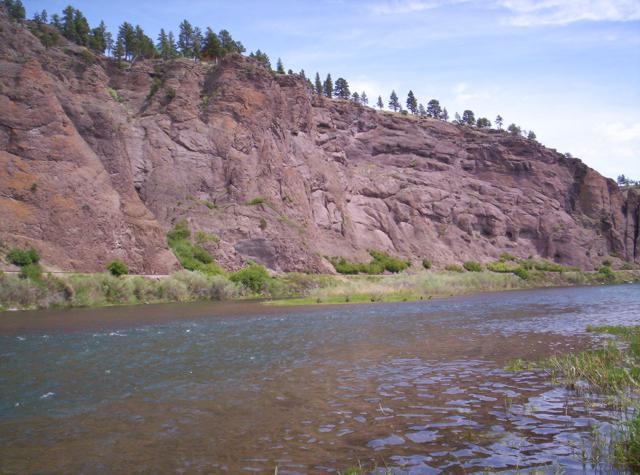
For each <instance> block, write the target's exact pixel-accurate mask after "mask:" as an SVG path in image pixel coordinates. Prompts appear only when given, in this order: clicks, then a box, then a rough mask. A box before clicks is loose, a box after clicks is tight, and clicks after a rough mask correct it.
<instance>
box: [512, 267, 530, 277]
mask: <svg viewBox="0 0 640 475" xmlns="http://www.w3.org/2000/svg"><path fill="white" fill-rule="evenodd" d="M513 273H514V274H515V275H517V276H518V277H520V278H521V279H522V280H527V279H528V278H529V271H528V270H527V269H525V268H524V267H518V268H517V269H516V270H514V271H513Z"/></svg>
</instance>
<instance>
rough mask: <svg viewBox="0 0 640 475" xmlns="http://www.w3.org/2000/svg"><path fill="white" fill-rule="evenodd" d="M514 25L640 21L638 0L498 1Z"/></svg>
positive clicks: (509, 21)
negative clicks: (509, 13) (508, 12)
mask: <svg viewBox="0 0 640 475" xmlns="http://www.w3.org/2000/svg"><path fill="white" fill-rule="evenodd" d="M497 4H498V6H500V7H503V8H506V9H507V10H509V11H510V12H511V14H512V15H511V16H510V17H509V18H508V19H507V23H510V24H511V25H514V26H525V27H526V26H544V25H567V24H569V23H574V22H578V21H615V22H626V21H637V20H640V2H639V1H638V0H497Z"/></svg>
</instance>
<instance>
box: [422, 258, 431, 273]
mask: <svg viewBox="0 0 640 475" xmlns="http://www.w3.org/2000/svg"><path fill="white" fill-rule="evenodd" d="M422 267H424V268H425V269H427V270H429V269H431V261H430V260H429V259H422Z"/></svg>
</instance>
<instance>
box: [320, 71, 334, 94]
mask: <svg viewBox="0 0 640 475" xmlns="http://www.w3.org/2000/svg"><path fill="white" fill-rule="evenodd" d="M322 87H323V90H324V91H323V92H324V95H325V96H326V97H328V98H329V99H331V97H332V96H333V80H332V79H331V74H327V79H325V80H324V84H323V86H322Z"/></svg>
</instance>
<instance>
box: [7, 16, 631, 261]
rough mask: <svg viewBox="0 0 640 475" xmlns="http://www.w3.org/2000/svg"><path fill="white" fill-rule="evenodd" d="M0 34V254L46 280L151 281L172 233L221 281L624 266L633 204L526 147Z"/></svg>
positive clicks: (199, 68) (243, 66)
mask: <svg viewBox="0 0 640 475" xmlns="http://www.w3.org/2000/svg"><path fill="white" fill-rule="evenodd" d="M0 21H1V27H2V29H1V31H0V214H1V215H2V219H1V220H0V240H2V242H3V243H4V245H5V246H9V245H14V244H30V245H35V246H36V247H37V248H38V249H40V250H41V251H42V253H43V257H44V261H45V263H46V264H49V265H50V266H52V267H58V268H60V269H75V270H86V271H91V270H101V269H103V268H104V264H105V263H106V262H108V261H109V260H112V259H114V258H121V259H123V260H125V261H126V262H127V263H129V265H130V266H131V267H132V268H133V270H135V271H138V272H144V273H164V272H168V271H170V270H172V269H175V268H176V267H177V263H176V261H175V258H174V257H173V255H172V254H171V252H170V251H169V250H168V249H167V247H166V243H165V237H164V236H165V232H166V231H167V229H169V228H170V227H171V226H172V224H173V223H175V222H176V221H177V220H179V219H182V218H186V219H188V221H189V222H190V224H191V227H192V229H193V230H194V231H197V230H203V231H206V232H209V233H214V234H216V235H217V236H219V238H220V242H219V243H208V244H206V246H209V249H210V250H211V251H212V253H213V254H214V255H215V256H216V258H217V259H218V261H219V262H220V263H221V264H222V265H224V266H226V267H227V268H230V269H233V268H237V267H239V266H241V265H242V263H243V262H245V261H246V260H247V259H253V260H256V261H258V262H261V263H263V264H265V265H267V266H268V267H270V268H272V269H275V270H287V271H291V270H301V271H307V270H309V271H326V270H331V266H330V265H329V264H328V262H327V261H326V260H324V259H323V257H322V256H345V257H347V258H349V259H352V260H361V259H368V254H367V250H369V249H377V250H384V251H388V252H389V253H391V254H395V255H398V256H404V257H407V258H410V259H412V260H414V261H416V262H419V261H420V260H422V259H423V258H427V259H430V260H431V261H432V262H433V263H434V264H436V265H438V264H440V265H444V264H447V263H452V262H459V261H463V260H468V259H474V260H480V261H489V260H493V259H495V258H496V257H497V256H498V255H499V254H500V253H502V252H505V251H507V252H510V253H512V254H515V255H518V256H521V257H527V256H529V255H534V256H542V257H547V258H550V259H553V260H556V261H558V262H561V263H566V264H572V265H578V266H581V267H584V268H589V269H590V268H593V267H594V265H597V264H598V263H600V262H601V261H602V260H603V258H609V259H611V258H610V257H609V255H610V254H612V255H614V256H619V258H621V259H629V260H632V261H636V262H638V261H640V246H639V243H640V242H639V236H638V234H639V233H638V228H639V221H640V215H639V214H640V198H639V197H638V195H637V194H636V193H635V192H633V191H629V192H627V195H625V194H623V193H622V192H621V191H620V190H619V189H618V187H617V186H616V185H615V183H614V182H613V181H611V180H607V179H605V178H604V177H602V176H601V175H599V174H598V173H597V172H596V171H594V170H592V169H590V168H588V167H587V166H586V165H584V164H583V163H581V162H580V161H579V160H577V159H568V158H565V157H564V156H563V155H561V154H559V153H556V152H555V151H553V150H550V149H547V148H545V147H543V146H542V145H540V144H538V143H536V142H532V141H529V140H525V139H523V138H518V137H512V136H510V135H508V134H506V133H501V132H497V131H479V130H474V129H470V128H468V127H461V126H456V125H453V124H450V123H444V122H441V121H436V120H431V119H417V118H413V117H402V116H399V115H394V114H389V113H380V112H376V111H374V110H373V109H369V108H365V107H359V106H355V105H353V104H350V103H345V102H341V101H331V100H323V99H321V98H317V97H314V96H313V95H312V94H311V93H310V92H309V91H308V89H307V87H306V85H305V82H304V80H303V79H302V78H300V77H298V76H296V75H291V76H290V75H286V76H285V75H276V76H274V75H273V74H272V73H271V72H270V71H267V70H266V69H264V68H263V67H261V66H260V65H258V64H257V63H255V62H254V61H252V60H249V59H247V58H243V57H240V56H233V57H227V58H225V59H224V60H223V61H222V62H221V63H220V64H218V65H205V64H200V63H194V62H193V61H189V60H176V61H172V62H167V63H162V62H139V63H136V64H134V65H133V66H132V67H131V68H130V69H125V70H121V69H119V68H117V67H116V65H115V64H114V63H112V62H111V61H108V60H106V59H104V58H92V57H91V55H89V54H87V53H86V52H83V48H80V47H77V46H75V45H70V44H65V45H63V46H60V47H57V48H52V49H49V50H45V48H44V47H43V46H42V45H41V44H40V42H39V40H38V39H37V38H35V37H34V36H32V35H31V34H30V33H29V31H28V29H27V28H26V27H24V26H22V25H18V24H15V23H9V22H7V21H5V19H4V18H3V19H0ZM174 92H175V94H174ZM256 198H259V199H258V200H255V199H256ZM251 200H254V202H259V203H258V204H248V203H249V202H251ZM262 201H263V202H262ZM613 260H614V261H615V260H616V259H615V258H614V259H613Z"/></svg>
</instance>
